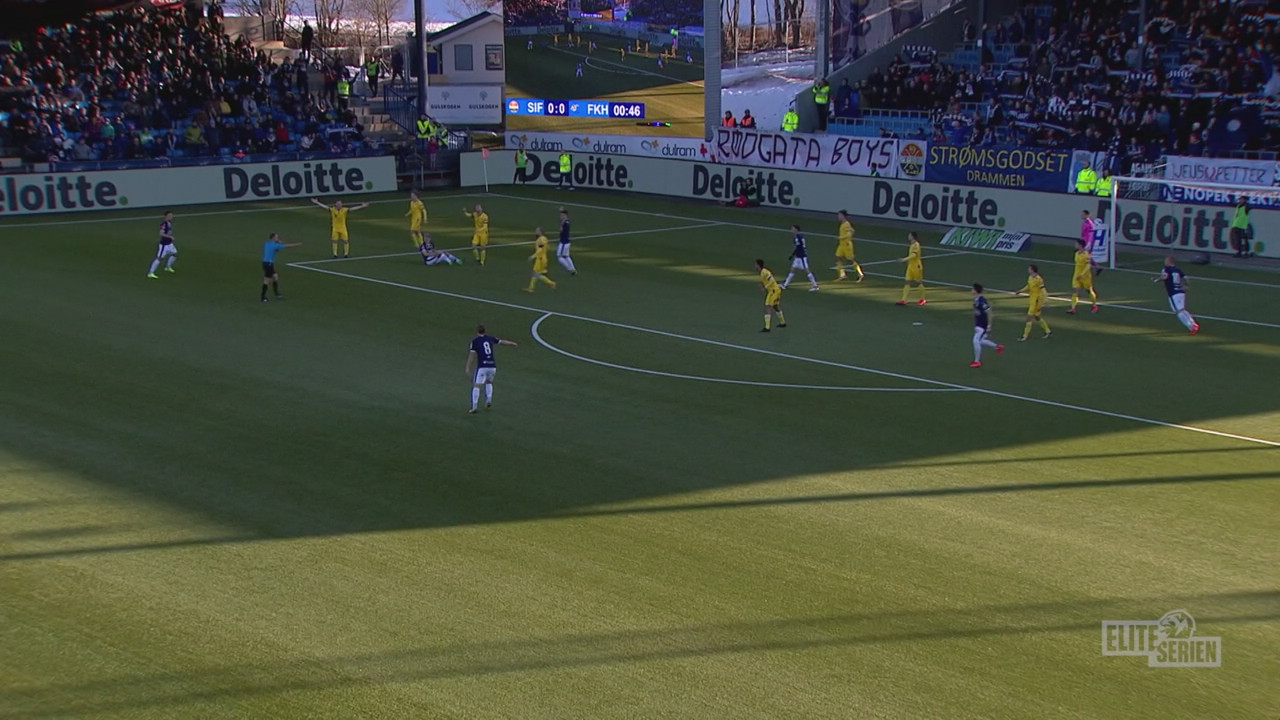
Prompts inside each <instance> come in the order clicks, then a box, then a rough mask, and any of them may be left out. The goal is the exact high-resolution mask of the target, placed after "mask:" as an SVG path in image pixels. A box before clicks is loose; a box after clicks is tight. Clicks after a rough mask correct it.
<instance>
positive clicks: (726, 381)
mask: <svg viewBox="0 0 1280 720" xmlns="http://www.w3.org/2000/svg"><path fill="white" fill-rule="evenodd" d="M558 314H559V313H553V312H548V313H546V314H544V315H543V316H542V317H539V318H538V319H537V320H534V321H533V326H532V327H530V328H529V332H530V334H532V335H533V339H534V341H535V342H537V343H538V344H539V345H541V346H542V347H544V348H546V349H548V350H550V351H551V352H553V353H556V354H558V355H563V356H565V357H567V358H571V359H573V360H579V361H581V362H584V363H588V364H590V365H599V366H600V367H606V368H610V369H612V370H624V371H626V372H633V373H639V374H641V375H654V376H657V377H665V378H673V379H676V380H697V381H699V382H709V383H719V384H722V385H748V386H750V387H765V388H784V389H787V390H854V391H861V392H968V391H967V390H964V389H962V388H948V387H923V388H895V387H853V386H848V385H802V384H797V383H777V382H766V381H763V380H734V379H732V378H719V377H706V376H704V375H685V374H683V373H673V372H666V371H665V370H650V369H648V368H639V367H634V366H631V365H618V364H616V363H611V362H607V361H605V360H596V359H594V358H589V357H584V356H582V355H577V354H575V353H571V352H569V351H568V350H564V349H562V348H558V347H556V346H555V345H552V344H551V343H550V342H548V341H547V339H546V338H544V337H542V333H541V332H539V331H538V329H539V328H540V327H542V323H543V322H544V321H546V320H547V319H548V318H552V317H555V316H556V315H558Z"/></svg>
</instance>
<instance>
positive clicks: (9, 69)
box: [0, 4, 362, 162]
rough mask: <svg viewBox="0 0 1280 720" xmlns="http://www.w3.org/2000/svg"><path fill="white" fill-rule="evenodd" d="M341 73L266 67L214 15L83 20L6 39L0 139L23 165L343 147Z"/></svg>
mask: <svg viewBox="0 0 1280 720" xmlns="http://www.w3.org/2000/svg"><path fill="white" fill-rule="evenodd" d="M211 7H212V8H216V4H215V5H214V6H211ZM346 73H347V69H346V68H343V67H340V66H339V65H338V64H337V63H333V64H331V65H321V64H319V63H315V62H303V61H298V62H296V63H295V62H290V61H289V60H285V61H284V62H283V63H279V64H276V63H273V62H271V61H270V60H269V59H268V58H267V56H266V55H265V54H263V53H262V52H256V53H255V52H254V50H253V48H252V47H251V46H250V44H249V43H248V42H247V41H246V40H245V39H243V38H241V39H238V40H234V41H233V40H231V39H230V38H229V37H228V36H227V35H226V34H225V33H223V31H222V25H221V22H220V14H219V13H218V12H217V11H216V10H213V11H211V12H209V14H208V16H207V17H198V18H196V17H191V16H190V15H189V14H188V13H187V12H185V11H184V10H182V9H178V10H163V9H158V8H154V7H150V6H147V5H140V6H135V7H131V8H127V9H123V10H119V11H116V12H113V13H107V14H96V15H88V16H85V17H83V18H81V19H80V20H79V21H77V22H76V23H74V24H71V25H67V26H65V27H51V28H42V29H40V30H38V31H36V32H33V33H29V34H27V35H26V36H25V37H13V38H10V45H9V48H8V51H7V52H4V53H3V54H0V115H2V116H3V117H2V118H0V120H3V122H0V128H3V130H0V132H3V133H4V136H0V143H2V144H4V145H7V146H9V147H13V148H17V149H18V150H20V151H21V153H22V155H23V157H24V159H25V160H26V161H28V162H46V161H47V162H57V161H92V160H135V159H146V158H159V157H169V158H175V157H182V156H207V155H222V156H244V155H247V154H250V153H274V152H318V151H325V150H337V151H343V150H347V149H349V148H351V147H352V146H353V145H354V144H358V143H360V142H361V140H362V137H361V128H360V126H359V125H358V124H357V122H356V117H355V115H354V114H352V113H351V112H350V110H349V109H348V108H347V107H346V103H345V102H344V101H345V99H346V98H345V97H344V95H345V93H348V92H349V88H350V84H349V78H348V77H347V76H346ZM313 87H315V88H316V89H317V91H316V92H313V91H312V89H313ZM340 91H344V92H340Z"/></svg>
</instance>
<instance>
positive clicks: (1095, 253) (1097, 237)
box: [1090, 222, 1111, 265]
mask: <svg viewBox="0 0 1280 720" xmlns="http://www.w3.org/2000/svg"><path fill="white" fill-rule="evenodd" d="M1109 232H1110V231H1109V230H1107V226H1106V225H1105V224H1103V223H1100V222H1098V223H1094V224H1093V246H1092V248H1091V249H1090V256H1091V257H1092V258H1093V261H1094V262H1096V263H1098V264H1099V265H1107V264H1108V263H1110V262H1111V236H1110V234H1109Z"/></svg>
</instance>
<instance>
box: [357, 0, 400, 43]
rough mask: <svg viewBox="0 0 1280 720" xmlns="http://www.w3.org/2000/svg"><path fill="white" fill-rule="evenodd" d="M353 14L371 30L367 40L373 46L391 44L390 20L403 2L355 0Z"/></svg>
mask: <svg viewBox="0 0 1280 720" xmlns="http://www.w3.org/2000/svg"><path fill="white" fill-rule="evenodd" d="M355 3H356V7H355V14H356V17H357V18H359V19H360V20H361V21H363V22H364V23H366V24H368V25H370V26H371V29H372V30H373V32H372V33H369V37H368V38H367V39H368V40H372V44H373V45H375V46H381V45H390V44H391V20H392V19H393V18H394V17H395V16H396V11H397V10H399V9H400V6H402V5H403V4H404V0H355Z"/></svg>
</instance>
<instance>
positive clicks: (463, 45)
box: [427, 12, 506, 86]
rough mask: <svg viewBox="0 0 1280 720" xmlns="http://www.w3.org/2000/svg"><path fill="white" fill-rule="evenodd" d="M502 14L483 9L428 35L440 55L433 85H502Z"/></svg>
mask: <svg viewBox="0 0 1280 720" xmlns="http://www.w3.org/2000/svg"><path fill="white" fill-rule="evenodd" d="M503 39H504V36H503V27H502V16H501V15H495V14H494V13H491V12H482V13H480V14H478V15H472V16H471V17H469V18H467V19H466V20H463V21H462V22H459V23H457V24H456V25H452V26H450V27H447V28H445V29H444V30H441V31H440V32H437V33H432V34H431V35H429V36H428V37H427V42H428V43H429V44H430V47H431V49H432V51H433V52H434V53H435V54H436V55H437V57H438V58H439V63H438V65H437V66H436V67H435V68H433V70H435V72H432V73H431V75H430V78H431V84H432V85H433V86H434V85H499V86H501V85H503V84H504V83H505V82H506V53H505V48H504V45H503Z"/></svg>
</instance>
